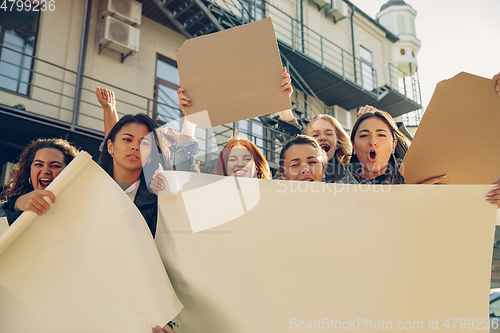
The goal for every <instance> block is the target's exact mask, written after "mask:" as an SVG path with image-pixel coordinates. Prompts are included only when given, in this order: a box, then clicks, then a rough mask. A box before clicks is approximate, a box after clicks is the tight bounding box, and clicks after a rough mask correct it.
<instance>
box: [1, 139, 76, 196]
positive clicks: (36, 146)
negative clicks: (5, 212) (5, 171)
mask: <svg viewBox="0 0 500 333" xmlns="http://www.w3.org/2000/svg"><path fill="white" fill-rule="evenodd" d="M43 148H51V149H57V150H59V151H60V152H61V153H63V155H64V163H66V165H68V164H69V163H70V162H71V161H72V160H73V158H75V156H76V155H78V149H76V148H75V147H74V146H73V145H72V144H71V143H69V142H68V141H66V140H64V139H36V140H34V141H32V142H31V143H30V144H29V145H28V146H27V147H26V148H25V149H24V150H23V152H22V153H21V155H19V160H18V162H17V164H16V165H15V166H14V171H13V172H12V180H11V182H10V184H9V185H8V186H7V188H6V189H5V190H4V191H3V192H2V194H1V195H0V198H1V199H4V200H5V199H7V198H8V197H10V196H11V195H14V194H21V195H24V194H26V193H29V192H31V191H33V190H34V188H33V185H32V184H30V182H29V178H30V175H31V164H32V163H33V160H34V159H35V155H36V153H37V151H39V150H40V149H43Z"/></svg>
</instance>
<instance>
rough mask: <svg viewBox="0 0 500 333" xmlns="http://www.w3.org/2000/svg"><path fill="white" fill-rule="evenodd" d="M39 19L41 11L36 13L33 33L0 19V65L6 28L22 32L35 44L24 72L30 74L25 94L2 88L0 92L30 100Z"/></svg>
mask: <svg viewBox="0 0 500 333" xmlns="http://www.w3.org/2000/svg"><path fill="white" fill-rule="evenodd" d="M41 17H42V15H41V11H38V13H37V22H36V27H35V28H36V30H35V31H32V30H28V29H26V28H23V27H21V26H18V25H15V24H12V23H11V22H8V21H5V20H2V19H0V63H1V62H2V61H1V59H2V53H3V45H4V40H5V31H6V30H7V29H6V27H7V26H10V27H12V28H13V29H15V30H19V31H20V32H23V33H25V34H27V35H31V36H33V37H34V38H35V42H34V43H33V54H32V55H31V56H28V57H29V58H31V66H30V68H29V69H27V68H26V70H29V72H30V75H29V79H28V82H27V83H26V84H27V85H28V89H27V91H26V93H25V94H24V93H21V92H19V91H14V90H10V89H7V88H3V87H0V91H5V92H8V93H11V94H15V95H18V96H22V97H28V98H31V94H32V87H31V86H32V85H33V79H34V75H33V74H34V71H35V69H34V67H35V61H36V60H37V59H36V53H37V46H38V35H39V31H40V21H41ZM0 74H1V73H0ZM18 82H19V81H18Z"/></svg>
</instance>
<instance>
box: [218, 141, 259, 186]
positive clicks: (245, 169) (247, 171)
mask: <svg viewBox="0 0 500 333" xmlns="http://www.w3.org/2000/svg"><path fill="white" fill-rule="evenodd" d="M226 171H227V175H228V176H236V177H247V178H254V177H256V176H257V169H256V167H255V161H254V160H253V156H252V153H251V152H250V151H249V150H248V149H246V148H245V147H244V146H242V145H236V146H234V147H233V148H231V151H230V152H229V156H228V159H227V164H226Z"/></svg>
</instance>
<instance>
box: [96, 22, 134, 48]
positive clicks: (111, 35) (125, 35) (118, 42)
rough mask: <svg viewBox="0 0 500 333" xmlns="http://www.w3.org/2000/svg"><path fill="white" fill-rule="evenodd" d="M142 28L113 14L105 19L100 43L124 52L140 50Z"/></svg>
mask: <svg viewBox="0 0 500 333" xmlns="http://www.w3.org/2000/svg"><path fill="white" fill-rule="evenodd" d="M139 37H140V30H139V29H137V28H134V27H133V26H131V25H128V24H127V23H124V22H122V21H119V20H117V19H115V18H113V17H111V16H106V17H105V18H104V20H103V27H102V35H101V39H100V41H99V44H100V45H101V46H102V47H103V48H108V49H112V50H115V51H118V52H120V53H122V54H128V53H130V52H131V51H135V52H137V51H139Z"/></svg>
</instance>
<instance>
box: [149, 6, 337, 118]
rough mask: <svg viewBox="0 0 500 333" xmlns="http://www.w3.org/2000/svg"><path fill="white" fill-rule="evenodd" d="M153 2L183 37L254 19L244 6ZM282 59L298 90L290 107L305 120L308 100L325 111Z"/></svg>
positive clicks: (288, 64) (208, 32)
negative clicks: (229, 7) (227, 6)
mask: <svg viewBox="0 0 500 333" xmlns="http://www.w3.org/2000/svg"><path fill="white" fill-rule="evenodd" d="M153 2H154V4H155V5H156V6H157V7H158V9H159V10H160V11H161V12H162V13H163V14H164V15H165V16H166V17H167V18H168V19H169V20H170V21H171V22H172V24H173V25H174V26H175V27H176V28H177V30H178V31H180V32H181V33H182V34H183V35H184V36H186V38H194V37H198V36H201V35H207V34H210V33H212V32H216V31H221V30H224V29H229V28H233V27H235V26H238V25H242V24H245V23H248V22H252V21H254V17H253V16H254V15H252V13H251V12H250V11H249V10H248V8H245V7H244V6H241V7H240V9H241V15H240V16H237V15H235V14H234V13H232V12H230V11H228V10H225V9H223V8H221V7H220V6H219V5H217V4H216V3H214V2H210V1H203V0H186V1H181V0H153ZM223 2H229V3H230V4H229V5H231V6H233V7H235V8H236V7H239V2H238V1H234V0H228V1H223ZM243 17H244V18H243ZM282 62H283V64H284V65H285V66H286V67H287V69H288V72H289V73H290V75H291V77H292V84H293V85H294V87H295V88H296V89H298V90H300V93H298V94H296V95H298V96H296V97H292V105H293V108H292V111H293V112H294V113H295V115H296V117H298V118H301V119H303V120H304V121H305V122H306V123H307V122H308V119H309V118H310V116H311V114H310V112H309V110H308V108H309V107H310V106H311V105H310V104H311V103H312V104H314V106H315V108H316V109H319V110H321V111H322V112H324V113H328V110H327V108H326V107H325V105H322V104H321V103H319V102H317V101H319V100H320V99H319V98H318V97H317V96H316V94H315V93H314V91H313V89H311V88H310V87H309V86H308V84H307V83H306V81H305V80H304V79H303V78H302V77H301V76H300V74H299V72H298V71H297V70H295V68H294V67H293V64H292V63H291V62H290V61H288V60H287V59H286V57H285V56H284V55H282ZM262 118H263V119H262V120H263V123H264V124H266V125H268V126H271V125H273V124H275V123H276V121H275V120H273V119H272V118H269V117H262Z"/></svg>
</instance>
